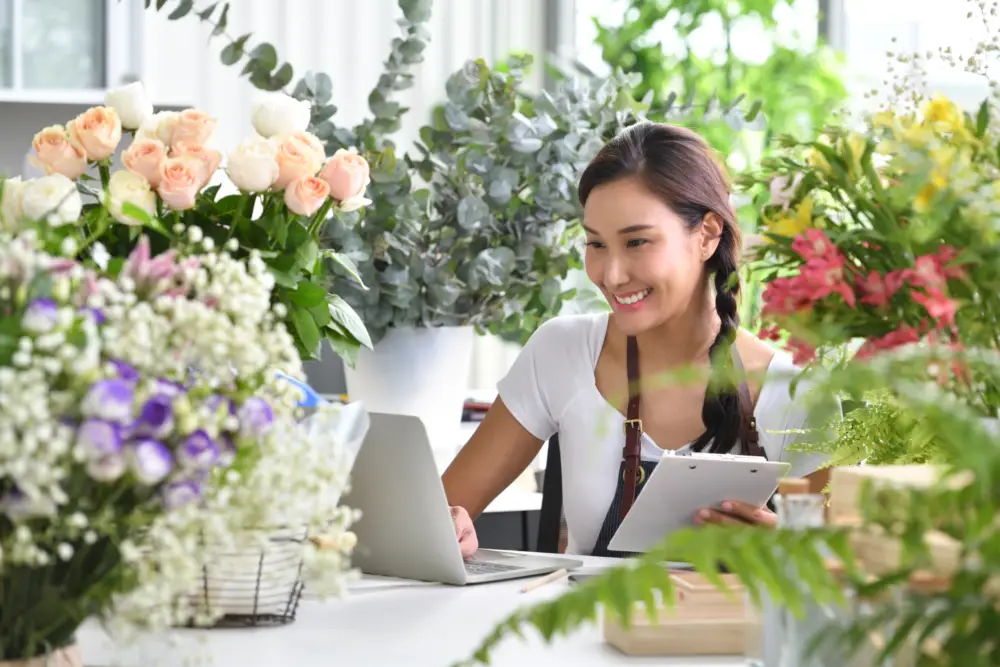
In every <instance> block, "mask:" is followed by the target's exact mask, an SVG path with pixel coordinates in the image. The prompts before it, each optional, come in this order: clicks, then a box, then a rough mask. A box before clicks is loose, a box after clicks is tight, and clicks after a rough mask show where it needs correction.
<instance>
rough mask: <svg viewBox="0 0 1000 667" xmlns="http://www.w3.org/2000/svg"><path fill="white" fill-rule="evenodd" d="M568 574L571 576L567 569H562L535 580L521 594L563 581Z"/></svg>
mask: <svg viewBox="0 0 1000 667" xmlns="http://www.w3.org/2000/svg"><path fill="white" fill-rule="evenodd" d="M567 574H569V571H568V570H567V569H566V568H562V569H559V570H556V571H555V572H553V573H551V574H547V575H545V576H544V577H540V578H538V579H535V580H534V581H532V582H531V583H530V584H528V585H527V586H525V587H524V588H522V589H521V592H522V593H527V592H528V591H533V590H535V589H536V588H540V587H542V586H544V585H545V584H550V583H552V582H553V581H558V580H559V579H562V578H563V577H565V576H566V575H567Z"/></svg>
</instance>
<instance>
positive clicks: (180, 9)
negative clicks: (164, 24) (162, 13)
mask: <svg viewBox="0 0 1000 667" xmlns="http://www.w3.org/2000/svg"><path fill="white" fill-rule="evenodd" d="M192 9H194V0H180V2H179V3H178V5H177V9H175V10H174V11H172V12H170V14H169V15H167V18H168V19H170V20H171V21H176V20H178V19H182V18H184V17H185V16H187V15H188V14H189V13H190V12H191V10H192Z"/></svg>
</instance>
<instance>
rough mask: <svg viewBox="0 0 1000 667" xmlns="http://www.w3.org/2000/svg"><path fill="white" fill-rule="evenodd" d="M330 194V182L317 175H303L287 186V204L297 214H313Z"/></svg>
mask: <svg viewBox="0 0 1000 667" xmlns="http://www.w3.org/2000/svg"><path fill="white" fill-rule="evenodd" d="M329 196H330V186H329V184H328V183H327V182H326V181H324V180H323V179H321V178H318V177H316V176H302V177H301V178H297V179H295V180H294V181H292V182H291V183H289V184H288V186H287V187H286V188H285V204H287V205H288V210H290V211H291V212H292V213H294V214H295V215H312V214H313V213H315V212H316V211H318V210H319V208H320V206H322V205H323V202H325V201H326V200H327V198H328V197H329Z"/></svg>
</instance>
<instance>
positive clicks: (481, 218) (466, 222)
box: [457, 195, 490, 229]
mask: <svg viewBox="0 0 1000 667" xmlns="http://www.w3.org/2000/svg"><path fill="white" fill-rule="evenodd" d="M457 215H458V224H459V225H461V226H462V227H463V228H464V229H475V228H477V227H479V226H480V225H482V224H484V223H485V222H486V220H487V218H488V217H489V215H490V207H489V206H488V205H487V204H486V202H484V201H483V200H482V199H480V198H479V197H476V196H473V195H469V196H466V197H462V200H461V201H460V202H458V211H457Z"/></svg>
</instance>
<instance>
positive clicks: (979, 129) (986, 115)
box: [976, 99, 990, 139]
mask: <svg viewBox="0 0 1000 667" xmlns="http://www.w3.org/2000/svg"><path fill="white" fill-rule="evenodd" d="M989 125H990V101H989V100H988V99H987V100H983V103H982V104H980V105H979V113H978V114H977V115H976V136H977V137H979V138H980V139H982V138H983V136H985V135H986V130H987V129H988V128H989Z"/></svg>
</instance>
